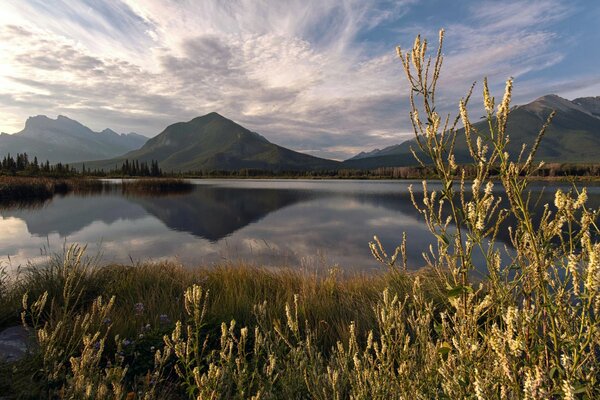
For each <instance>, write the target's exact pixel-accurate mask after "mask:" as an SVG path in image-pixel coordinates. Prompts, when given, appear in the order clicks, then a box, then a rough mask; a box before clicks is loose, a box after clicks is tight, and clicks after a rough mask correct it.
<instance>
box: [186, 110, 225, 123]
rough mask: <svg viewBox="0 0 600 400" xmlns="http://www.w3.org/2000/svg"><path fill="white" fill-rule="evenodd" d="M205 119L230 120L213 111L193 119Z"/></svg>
mask: <svg viewBox="0 0 600 400" xmlns="http://www.w3.org/2000/svg"><path fill="white" fill-rule="evenodd" d="M204 120H207V121H218V120H221V121H229V118H225V117H224V116H222V115H221V114H219V113H218V112H216V111H213V112H209V113H208V114H205V115H201V116H199V117H196V118H194V119H192V121H204Z"/></svg>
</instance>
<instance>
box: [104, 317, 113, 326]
mask: <svg viewBox="0 0 600 400" xmlns="http://www.w3.org/2000/svg"><path fill="white" fill-rule="evenodd" d="M111 322H112V320H111V319H110V318H104V319H103V320H102V323H103V324H104V325H110V323H111Z"/></svg>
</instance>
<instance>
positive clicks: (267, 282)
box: [0, 32, 600, 399]
mask: <svg viewBox="0 0 600 400" xmlns="http://www.w3.org/2000/svg"><path fill="white" fill-rule="evenodd" d="M442 43H443V32H441V33H440V41H439V49H438V51H437V53H436V55H435V56H434V57H433V58H429V57H428V56H427V42H426V41H424V40H422V39H421V38H420V37H417V39H416V40H415V43H414V46H413V48H412V49H411V50H410V51H409V52H407V53H405V52H403V51H401V50H400V49H398V54H399V56H400V59H401V61H402V65H403V67H404V69H405V72H406V77H407V80H408V82H409V85H410V88H411V97H410V101H411V106H412V112H411V120H412V122H413V127H414V130H415V137H416V140H417V144H418V146H419V149H415V152H414V155H415V157H417V159H418V160H419V162H421V163H422V164H423V165H432V166H433V169H434V171H435V174H436V178H437V179H438V180H439V181H441V187H442V189H441V190H440V191H439V192H435V191H429V190H428V188H427V182H425V181H424V182H423V197H422V198H417V197H416V195H413V196H412V200H413V203H414V206H415V207H416V208H417V209H418V210H419V212H420V214H421V215H422V217H423V220H424V221H425V223H426V225H427V227H428V228H429V230H430V231H431V233H432V235H434V237H435V238H436V239H437V243H436V245H435V246H432V247H430V248H429V249H428V250H426V252H425V253H424V257H425V260H426V262H427V264H428V266H427V268H426V269H425V271H426V272H422V273H420V274H408V273H407V272H405V271H404V268H403V264H404V260H405V259H406V256H405V253H406V247H407V246H409V245H410V238H405V239H404V240H403V241H402V243H401V244H400V246H398V248H397V249H396V250H395V251H394V252H393V253H391V252H390V253H389V254H388V253H387V252H386V250H385V249H384V248H383V246H382V245H381V243H380V242H379V240H378V239H377V238H376V237H375V239H374V241H373V242H372V243H370V248H371V251H372V253H373V255H374V257H375V258H376V259H377V260H379V261H380V262H381V263H382V264H384V265H385V266H386V268H387V271H386V273H385V274H382V275H380V276H368V277H357V278H352V277H350V278H344V277H338V276H337V275H336V274H335V273H334V272H332V274H331V275H330V276H328V277H324V278H318V279H317V278H316V277H313V276H310V275H308V276H307V275H299V274H298V273H297V272H293V271H288V270H285V271H280V272H270V271H266V270H262V269H256V268H249V267H246V268H240V267H239V266H233V267H232V266H221V267H219V268H216V269H201V270H194V271H188V270H184V269H182V268H181V267H179V266H174V265H172V264H165V263H163V264H148V265H140V266H137V267H119V266H113V267H107V268H101V269H96V268H93V269H91V268H88V266H89V265H90V264H89V263H88V262H87V261H85V258H84V256H83V253H82V250H81V249H79V248H74V249H73V250H72V251H71V252H70V253H68V254H67V257H65V258H64V259H63V261H61V262H62V264H61V262H58V263H57V265H58V266H57V267H56V268H54V269H52V268H51V269H50V270H49V271H50V272H47V273H46V272H39V273H38V272H36V273H33V275H29V276H28V277H26V278H24V279H23V280H22V281H21V282H20V284H16V285H15V286H13V287H14V288H15V289H13V290H17V291H18V290H20V291H21V292H22V291H27V294H26V295H25V296H24V298H23V301H22V308H23V309H24V312H23V314H22V320H23V323H24V324H25V325H27V326H30V327H32V330H33V331H35V332H36V334H37V338H38V344H39V348H38V349H37V351H35V352H34V354H33V355H32V358H31V359H30V360H28V362H29V364H27V363H26V362H25V361H24V362H22V363H21V364H19V365H17V366H14V367H13V369H12V370H11V371H13V376H14V378H13V379H11V384H12V388H11V390H15V388H16V387H18V388H20V389H21V388H23V386H21V387H19V386H18V385H19V383H18V382H20V380H19V379H17V378H19V377H20V378H21V380H22V379H23V377H27V376H29V375H28V374H27V372H30V371H32V370H33V371H36V372H35V374H36V375H35V379H30V380H29V381H28V385H27V388H29V389H30V391H31V393H34V395H35V396H37V397H44V398H56V397H58V398H77V399H80V398H83V399H85V398H87V399H91V398H118V399H121V398H127V399H132V398H145V399H151V398H186V397H187V398H192V399H205V398H210V399H216V398H221V399H232V398H233V399H250V398H251V399H259V398H262V399H269V398H272V399H281V398H285V399H288V398H315V399H346V398H351V399H388V398H419V399H421V398H422V399H429V398H450V399H455V398H456V399H458V398H477V399H495V398H509V399H517V398H525V399H549V398H565V399H575V398H581V399H594V398H599V397H600V382H598V379H599V372H598V371H599V368H600V360H599V357H600V329H599V323H598V313H599V311H600V243H598V242H597V241H596V239H595V238H597V237H598V236H597V234H598V227H597V225H596V220H597V216H598V211H594V210H589V209H587V208H586V206H585V203H586V191H585V189H583V190H580V191H577V190H575V189H574V190H573V191H571V192H569V193H564V192H562V191H557V192H556V194H555V199H554V204H545V205H541V206H535V199H532V198H531V196H530V195H529V192H528V190H527V188H528V184H529V178H530V176H531V175H533V174H534V173H535V172H536V170H537V169H538V168H540V165H541V164H540V163H538V162H537V161H536V160H535V152H536V150H537V147H538V145H539V141H540V140H542V137H543V134H544V130H545V127H544V128H543V129H542V131H541V132H540V135H539V137H538V140H537V141H536V142H535V143H533V144H531V147H528V148H526V147H524V148H523V151H522V152H521V155H519V156H518V157H517V158H516V159H513V158H511V157H512V156H511V155H510V154H508V153H507V152H506V151H505V149H506V145H507V143H508V140H509V138H508V132H507V131H506V122H507V119H508V118H509V116H510V100H511V93H512V81H511V80H509V81H508V82H507V84H506V90H505V93H504V95H503V97H502V100H501V101H500V102H499V104H498V106H497V107H496V104H495V100H494V98H493V97H492V96H491V95H490V92H489V89H488V85H487V81H485V80H484V84H483V97H484V107H485V110H486V113H487V121H488V127H489V129H488V130H487V131H486V132H479V131H476V130H475V129H474V127H473V125H472V124H471V121H470V119H469V115H468V108H467V106H468V102H469V99H470V97H471V92H469V93H468V94H467V96H466V97H465V98H464V99H463V100H461V101H460V102H459V115H458V116H457V117H456V118H451V117H450V116H445V117H444V116H441V115H439V114H438V113H437V111H436V109H437V108H436V102H435V98H436V84H437V81H438V78H439V76H440V71H441V67H442V62H443V58H442ZM472 90H473V89H471V91H472ZM550 119H551V116H550ZM550 119H549V120H548V122H547V124H548V123H550ZM459 124H462V125H463V126H464V128H465V129H464V135H465V137H464V138H463V140H465V141H466V143H467V144H468V146H469V149H470V153H471V156H472V158H473V164H472V166H470V168H471V169H473V168H474V170H475V178H474V179H472V180H470V181H467V179H466V173H465V169H466V167H464V166H459V165H457V164H456V162H455V158H454V145H455V143H456V140H458V139H459V138H458V137H457V135H458V132H460V131H459V130H458V129H457V127H458V125H459ZM547 124H546V126H547ZM492 170H494V171H497V172H498V171H499V172H498V174H499V178H500V179H499V181H494V180H492V179H491V177H490V171H492ZM497 184H500V185H502V187H503V194H502V196H506V198H507V200H508V203H503V202H501V199H500V197H499V195H498V194H497V193H498V192H497V191H494V190H493V188H494V185H497ZM504 204H508V205H506V206H505V205H504ZM535 213H538V214H541V217H540V216H537V217H536V218H534V214H535ZM509 217H510V218H509ZM503 222H504V223H503ZM500 229H508V232H509V235H510V238H511V242H512V246H513V249H512V250H511V251H504V250H502V248H501V247H500V246H497V245H496V243H495V239H496V237H497V235H498V233H499V230H500ZM476 253H480V254H482V255H483V258H484V260H485V261H484V265H477V269H478V270H481V268H483V269H484V270H485V271H486V273H487V277H486V278H485V279H484V280H483V281H481V282H477V283H475V282H473V281H472V280H471V278H470V277H471V272H472V271H473V270H475V268H476V265H475V263H476V261H475V260H476V259H479V258H478V257H477V258H476V257H475V254H476ZM67 266H68V267H67ZM63 271H65V272H64V273H63ZM8 298H9V299H15V298H17V296H15V295H13V296H8ZM16 309H18V307H17V306H16V305H13V307H12V310H16ZM111 335H115V337H112V336H111ZM28 365H29V367H27V366H28ZM27 368H29V369H27ZM0 372H1V371H0ZM5 373H6V372H2V374H5ZM31 388H35V390H32V389H31ZM32 396H33V395H32ZM37 397H36V398H37Z"/></svg>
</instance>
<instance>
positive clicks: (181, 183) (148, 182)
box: [121, 178, 194, 196]
mask: <svg viewBox="0 0 600 400" xmlns="http://www.w3.org/2000/svg"><path fill="white" fill-rule="evenodd" d="M121 187H122V191H123V193H124V194H126V195H152V196H155V195H161V194H179V193H189V192H190V191H191V190H192V189H193V187H194V184H193V183H191V182H190V181H188V180H185V179H180V178H141V179H124V180H123V181H122V183H121Z"/></svg>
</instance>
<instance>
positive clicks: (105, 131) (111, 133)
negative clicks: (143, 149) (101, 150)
mask: <svg viewBox="0 0 600 400" xmlns="http://www.w3.org/2000/svg"><path fill="white" fill-rule="evenodd" d="M100 133H102V134H105V135H118V136H120V135H119V134H118V133H117V132H115V131H113V130H112V129H110V128H106V129H104V130H103V131H102V132H100Z"/></svg>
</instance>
